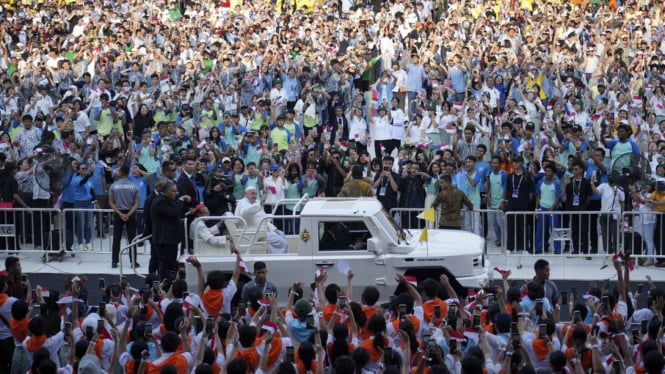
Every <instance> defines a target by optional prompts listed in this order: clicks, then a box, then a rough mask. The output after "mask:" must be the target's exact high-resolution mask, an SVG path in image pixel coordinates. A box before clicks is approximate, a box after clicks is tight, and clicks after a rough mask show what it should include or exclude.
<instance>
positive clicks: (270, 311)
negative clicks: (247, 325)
mask: <svg viewBox="0 0 665 374" xmlns="http://www.w3.org/2000/svg"><path fill="white" fill-rule="evenodd" d="M271 314H272V307H271V306H269V307H268V308H266V319H270V315H271Z"/></svg>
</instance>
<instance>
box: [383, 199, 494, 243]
mask: <svg viewBox="0 0 665 374" xmlns="http://www.w3.org/2000/svg"><path fill="white" fill-rule="evenodd" d="M424 210H425V208H393V209H391V210H390V215H391V216H393V217H394V218H395V220H396V222H397V223H398V224H399V225H401V226H402V227H403V228H405V229H423V228H425V227H427V228H428V229H430V230H431V229H435V228H439V220H440V215H441V210H440V209H436V210H435V211H434V222H431V221H426V220H424V219H422V218H419V217H418V216H419V215H420V214H421V213H422V212H423V211H424ZM459 222H460V229H461V230H465V231H469V232H473V233H475V234H476V235H478V236H481V237H483V238H485V244H486V251H487V252H488V253H502V252H503V243H505V240H504V238H503V233H504V232H505V230H504V226H503V222H504V217H503V211H500V210H496V209H474V210H473V211H470V210H466V209H463V210H460V218H459Z"/></svg>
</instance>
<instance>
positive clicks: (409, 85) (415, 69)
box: [406, 63, 427, 92]
mask: <svg viewBox="0 0 665 374" xmlns="http://www.w3.org/2000/svg"><path fill="white" fill-rule="evenodd" d="M425 78H427V76H426V75H425V69H423V66H422V65H414V64H411V63H408V64H406V90H407V91H409V92H420V91H422V89H423V79H425Z"/></svg>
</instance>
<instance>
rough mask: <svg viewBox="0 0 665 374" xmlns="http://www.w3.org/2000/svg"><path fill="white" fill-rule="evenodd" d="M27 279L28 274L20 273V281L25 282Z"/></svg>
mask: <svg viewBox="0 0 665 374" xmlns="http://www.w3.org/2000/svg"><path fill="white" fill-rule="evenodd" d="M27 281H28V276H27V275H25V274H21V282H27Z"/></svg>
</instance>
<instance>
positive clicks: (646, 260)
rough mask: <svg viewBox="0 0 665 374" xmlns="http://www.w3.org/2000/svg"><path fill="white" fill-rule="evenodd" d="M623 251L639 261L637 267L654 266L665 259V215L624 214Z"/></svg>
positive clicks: (647, 213) (630, 212)
mask: <svg viewBox="0 0 665 374" xmlns="http://www.w3.org/2000/svg"><path fill="white" fill-rule="evenodd" d="M622 216H623V224H622V227H621V229H622V232H623V234H622V237H623V249H624V251H627V252H630V253H631V254H632V257H634V258H636V259H637V264H636V265H643V266H644V265H652V264H654V263H655V262H656V261H659V260H663V259H665V214H664V213H660V212H640V211H637V212H636V211H629V212H623V214H622Z"/></svg>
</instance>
